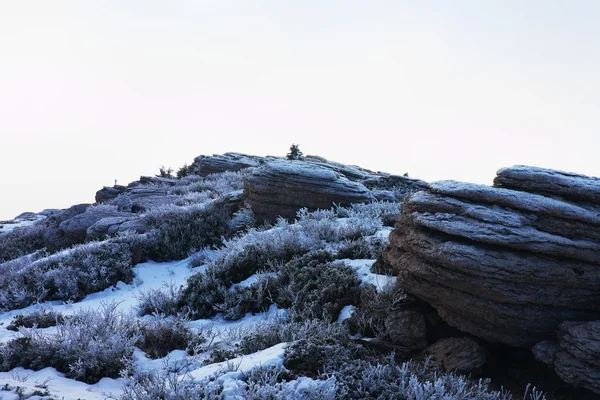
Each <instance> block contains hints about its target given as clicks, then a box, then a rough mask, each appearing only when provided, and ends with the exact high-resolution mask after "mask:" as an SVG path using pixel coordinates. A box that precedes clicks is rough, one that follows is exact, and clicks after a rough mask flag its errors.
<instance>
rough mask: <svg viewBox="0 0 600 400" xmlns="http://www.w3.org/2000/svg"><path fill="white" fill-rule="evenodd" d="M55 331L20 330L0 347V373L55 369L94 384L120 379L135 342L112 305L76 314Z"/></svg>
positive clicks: (130, 325) (131, 326)
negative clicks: (104, 378) (18, 333)
mask: <svg viewBox="0 0 600 400" xmlns="http://www.w3.org/2000/svg"><path fill="white" fill-rule="evenodd" d="M56 327H57V332H56V333H55V334H48V335H45V334H43V333H42V332H41V331H40V330H38V329H36V328H32V329H27V328H24V329H23V328H22V329H21V330H20V337H18V338H16V339H13V340H11V341H9V342H7V343H5V344H2V345H0V361H1V369H2V370H3V371H9V370H11V369H13V368H16V367H24V368H29V369H33V370H39V369H42V368H45V367H54V368H56V369H57V370H58V371H60V372H63V373H65V374H66V375H67V376H68V377H71V378H74V379H77V380H80V381H84V382H87V383H96V382H98V381H99V380H100V379H101V378H102V377H112V378H116V377H118V376H119V372H120V371H121V370H122V369H123V367H124V361H125V360H127V359H130V358H131V357H132V355H133V350H134V344H135V342H136V341H137V338H138V334H137V331H136V329H135V328H134V324H133V322H132V320H131V318H130V317H128V316H126V315H124V314H122V313H121V312H119V311H118V310H117V304H115V303H112V304H104V305H103V306H102V307H101V308H100V309H98V310H83V311H79V312H77V313H75V314H74V315H73V316H71V317H69V318H66V319H65V320H64V321H63V322H62V323H59V324H58V325H57V326H56Z"/></svg>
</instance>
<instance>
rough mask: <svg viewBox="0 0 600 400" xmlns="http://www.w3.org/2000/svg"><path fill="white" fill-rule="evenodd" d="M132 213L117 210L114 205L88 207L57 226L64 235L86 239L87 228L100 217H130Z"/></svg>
mask: <svg viewBox="0 0 600 400" xmlns="http://www.w3.org/2000/svg"><path fill="white" fill-rule="evenodd" d="M132 216H133V214H131V213H125V212H121V211H117V210H116V209H114V207H110V206H104V205H103V206H98V207H90V208H88V209H87V210H86V211H85V212H83V213H81V214H78V215H76V216H74V217H73V218H70V219H67V220H65V221H63V222H62V223H61V224H60V225H59V226H58V227H59V229H60V230H62V231H63V232H64V233H65V235H67V236H68V237H71V238H73V239H74V240H76V241H77V242H83V241H85V240H86V237H87V231H88V229H89V228H90V227H91V226H92V225H94V224H96V223H97V222H98V221H100V220H102V219H106V218H108V217H132Z"/></svg>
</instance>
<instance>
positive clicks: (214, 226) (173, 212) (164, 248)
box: [142, 198, 235, 261]
mask: <svg viewBox="0 0 600 400" xmlns="http://www.w3.org/2000/svg"><path fill="white" fill-rule="evenodd" d="M234 211H235V209H234V205H232V204H231V203H230V201H228V200H227V199H225V198H220V199H217V200H213V201H211V202H209V203H204V204H198V205H191V206H187V207H177V206H167V207H162V208H158V209H153V210H151V211H149V212H148V213H146V214H145V215H144V216H143V217H142V219H143V222H144V223H145V224H146V225H147V226H149V227H150V228H151V229H152V230H151V232H150V234H149V236H150V237H149V245H150V249H149V256H150V258H152V259H154V260H157V261H168V260H178V259H183V258H186V257H187V256H188V254H189V253H190V252H191V251H194V250H195V249H200V248H202V247H206V246H212V245H219V244H221V238H222V237H224V236H228V235H230V234H231V233H232V232H231V231H230V230H229V224H230V220H231V216H232V214H233V213H234Z"/></svg>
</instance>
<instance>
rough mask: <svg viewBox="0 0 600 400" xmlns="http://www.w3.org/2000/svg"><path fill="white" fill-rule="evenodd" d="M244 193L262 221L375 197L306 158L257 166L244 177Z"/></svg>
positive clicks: (359, 185) (258, 218)
mask: <svg viewBox="0 0 600 400" xmlns="http://www.w3.org/2000/svg"><path fill="white" fill-rule="evenodd" d="M244 193H245V196H246V200H245V202H246V204H247V205H248V206H249V207H250V208H251V209H252V211H253V212H254V214H255V217H256V219H257V221H259V222H262V221H265V220H270V221H275V220H276V219H277V217H279V216H281V217H284V218H294V217H295V216H296V212H297V211H298V210H299V209H300V208H303V207H306V208H308V209H309V210H315V209H329V208H331V207H332V206H333V205H334V204H337V205H342V206H345V205H350V204H352V203H364V202H368V201H371V200H373V197H372V196H371V194H370V192H369V190H368V189H367V188H366V187H364V186H363V185H362V184H360V183H357V182H352V181H350V180H348V179H347V178H345V177H343V176H342V175H340V174H338V173H336V172H335V171H332V170H331V169H329V168H326V167H322V166H316V165H314V164H311V163H306V162H303V161H273V162H270V163H268V164H265V165H263V166H262V167H260V168H257V169H255V170H254V171H253V173H252V174H250V175H249V176H248V177H246V178H245V180H244Z"/></svg>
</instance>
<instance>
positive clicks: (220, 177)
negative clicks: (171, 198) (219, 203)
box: [173, 171, 247, 198]
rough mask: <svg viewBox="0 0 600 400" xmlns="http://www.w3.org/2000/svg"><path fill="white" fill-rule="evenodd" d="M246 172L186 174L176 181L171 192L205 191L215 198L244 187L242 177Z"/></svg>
mask: <svg viewBox="0 0 600 400" xmlns="http://www.w3.org/2000/svg"><path fill="white" fill-rule="evenodd" d="M246 174H247V171H237V172H232V171H225V172H222V173H217V174H210V175H207V176H205V177H201V176H197V175H188V176H186V177H185V178H183V179H180V180H179V181H178V182H177V184H176V186H175V188H174V189H173V192H174V193H175V194H187V193H192V192H206V193H208V194H209V195H210V196H211V197H212V198H216V197H218V196H222V195H224V194H227V193H231V192H235V191H236V190H242V189H243V188H244V181H243V178H244V176H245V175H246Z"/></svg>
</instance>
